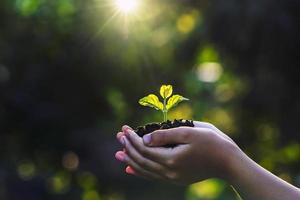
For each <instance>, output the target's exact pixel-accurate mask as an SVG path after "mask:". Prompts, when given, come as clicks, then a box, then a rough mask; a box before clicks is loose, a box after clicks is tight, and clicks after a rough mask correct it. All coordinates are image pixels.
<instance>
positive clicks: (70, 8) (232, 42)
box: [0, 0, 300, 200]
mask: <svg viewBox="0 0 300 200" xmlns="http://www.w3.org/2000/svg"><path fill="white" fill-rule="evenodd" d="M299 3H300V2H299V1H297V0H277V1H274V0H256V1H255V0H226V1H221V0H210V1H208V0H202V1H200V0H184V1H179V0H178V1H174V0H164V1H162V0H161V1H158V0H139V4H140V6H139V7H138V8H137V10H136V12H135V13H128V16H125V15H124V14H122V13H120V12H117V13H116V8H115V5H114V1H113V0H107V1H106V0H59V1H58V0H57V1H50V0H49V1H47V0H1V1H0V199H1V200H27V199H28V200H50V199H51V200H52V199H53V200H69V199H70V200H141V199H142V200H153V199H157V200H169V199H172V200H182V199H184V200H201V199H202V200H204V199H205V200H208V199H220V200H221V199H222V200H224V199H235V194H234V192H233V191H232V190H231V188H230V187H229V186H228V184H227V183H225V182H223V181H221V180H217V179H211V180H208V181H205V182H202V183H197V184H194V185H191V186H186V187H182V186H174V185H168V184H166V183H158V182H149V181H145V180H142V179H139V178H135V177H131V176H129V175H126V174H125V173H124V167H125V166H124V165H123V164H121V163H119V162H117V161H116V160H115V159H114V153H115V152H116V151H117V150H118V149H120V148H121V146H120V145H119V144H118V143H117V141H116V140H115V134H116V133H117V132H118V131H119V130H120V127H121V126H122V125H123V124H129V125H131V126H133V127H136V126H138V125H143V124H145V123H147V122H152V121H161V120H162V115H161V113H156V111H154V110H151V109H148V108H144V107H141V106H139V105H138V103H137V101H138V99H139V98H141V97H143V96H145V95H147V94H148V93H152V92H154V93H158V90H159V87H160V85H161V84H172V85H173V86H174V90H175V92H176V93H180V94H182V95H183V96H185V97H188V98H189V99H190V101H189V102H185V103H182V104H180V105H179V106H178V107H177V108H174V109H173V110H172V111H171V113H170V114H169V116H170V119H174V118H186V119H194V120H202V121H208V122H211V123H213V124H215V125H216V126H217V127H219V128H220V129H221V130H222V131H224V132H225V133H226V134H228V135H229V136H230V137H232V138H233V139H234V140H235V141H236V142H237V143H238V145H239V146H241V148H242V149H243V150H244V151H246V153H247V154H248V155H249V156H250V157H251V158H253V159H254V160H255V161H256V162H258V163H259V164H261V165H262V166H263V167H265V168H267V169H268V170H271V171H272V172H273V173H275V174H276V175H278V176H280V177H281V178H283V179H285V180H286V181H288V182H290V183H293V184H295V185H297V186H300V170H299V169H300V140H299V138H300V137H299V128H300V125H299V124H300V103H299V97H300V95H299V91H300V86H299V74H298V73H297V72H298V71H299V70H298V68H299V66H300V65H299V64H300V63H299V56H300V55H299V35H300V31H299V24H300V18H299V16H297V14H299V13H300V4H299Z"/></svg>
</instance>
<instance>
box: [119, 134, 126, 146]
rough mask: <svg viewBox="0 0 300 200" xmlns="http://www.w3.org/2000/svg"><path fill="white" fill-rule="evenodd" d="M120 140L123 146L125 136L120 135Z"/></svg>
mask: <svg viewBox="0 0 300 200" xmlns="http://www.w3.org/2000/svg"><path fill="white" fill-rule="evenodd" d="M120 142H121V144H122V145H123V146H125V144H126V142H125V136H122V137H121V139H120Z"/></svg>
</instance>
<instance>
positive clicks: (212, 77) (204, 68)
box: [197, 62, 223, 83]
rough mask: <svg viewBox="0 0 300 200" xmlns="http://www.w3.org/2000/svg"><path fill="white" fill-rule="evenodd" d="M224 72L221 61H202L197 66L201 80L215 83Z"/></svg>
mask: <svg viewBox="0 0 300 200" xmlns="http://www.w3.org/2000/svg"><path fill="white" fill-rule="evenodd" d="M222 73H223V68H222V66H221V65H220V63H216V62H206V63H202V64H200V65H199V66H198V68H197V76H198V79H199V80H200V81H203V82H209V83H213V82H216V81H217V80H219V78H220V77H221V75H222Z"/></svg>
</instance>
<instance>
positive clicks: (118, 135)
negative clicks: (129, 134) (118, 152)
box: [116, 132, 125, 145]
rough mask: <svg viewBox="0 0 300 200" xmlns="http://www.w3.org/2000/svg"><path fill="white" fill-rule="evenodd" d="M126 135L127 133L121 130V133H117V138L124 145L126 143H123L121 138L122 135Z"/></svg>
mask: <svg viewBox="0 0 300 200" xmlns="http://www.w3.org/2000/svg"><path fill="white" fill-rule="evenodd" d="M124 135H125V133H123V132H119V133H117V136H116V137H117V140H118V141H119V142H120V143H121V144H122V145H124V144H123V141H122V140H121V138H122V136H124Z"/></svg>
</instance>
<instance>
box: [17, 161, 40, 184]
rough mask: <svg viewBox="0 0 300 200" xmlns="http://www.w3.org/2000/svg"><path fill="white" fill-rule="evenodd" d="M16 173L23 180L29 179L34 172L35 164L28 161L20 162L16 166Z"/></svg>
mask: <svg viewBox="0 0 300 200" xmlns="http://www.w3.org/2000/svg"><path fill="white" fill-rule="evenodd" d="M17 171H18V174H19V176H20V178H21V179H23V180H30V179H32V178H33V176H34V175H35V172H36V168H35V165H34V164H33V163H32V162H30V161H24V162H22V163H21V164H20V165H19V166H18V168H17Z"/></svg>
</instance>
